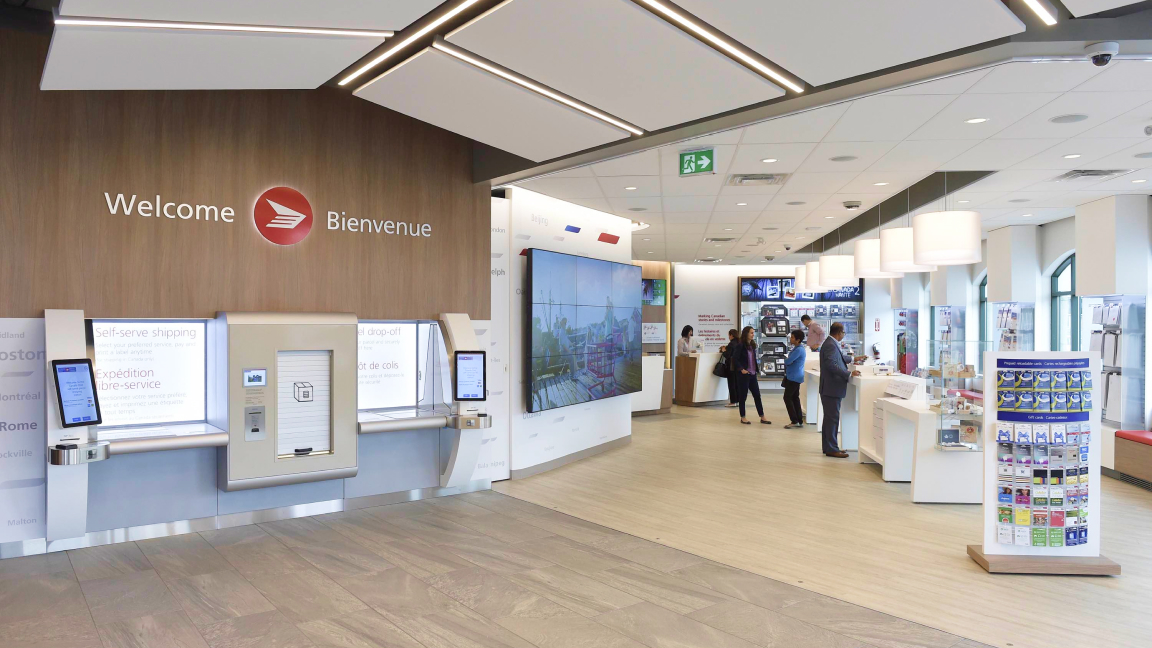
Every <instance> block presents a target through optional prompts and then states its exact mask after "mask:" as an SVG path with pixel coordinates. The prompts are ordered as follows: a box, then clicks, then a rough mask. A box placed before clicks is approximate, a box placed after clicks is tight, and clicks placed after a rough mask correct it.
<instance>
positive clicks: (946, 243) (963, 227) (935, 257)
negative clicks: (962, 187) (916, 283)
mask: <svg viewBox="0 0 1152 648" xmlns="http://www.w3.org/2000/svg"><path fill="white" fill-rule="evenodd" d="M941 202H943V203H944V211H938V212H927V213H924V214H917V215H916V216H915V217H914V218H913V219H912V233H913V234H912V251H913V254H912V258H913V261H915V262H916V263H918V264H922V265H937V266H953V265H968V264H971V263H980V256H981V255H980V214H979V213H978V212H974V211H948V174H947V173H945V174H944V198H943V199H942V200H941Z"/></svg>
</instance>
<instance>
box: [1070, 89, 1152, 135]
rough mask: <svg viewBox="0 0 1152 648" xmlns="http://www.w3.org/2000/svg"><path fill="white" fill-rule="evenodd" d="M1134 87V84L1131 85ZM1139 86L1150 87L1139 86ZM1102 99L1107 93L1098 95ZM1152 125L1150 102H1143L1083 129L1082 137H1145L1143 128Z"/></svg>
mask: <svg viewBox="0 0 1152 648" xmlns="http://www.w3.org/2000/svg"><path fill="white" fill-rule="evenodd" d="M1133 87H1136V86H1133ZM1140 87H1152V85H1149V86H1140ZM1099 96H1100V97H1101V99H1102V100H1103V101H1107V100H1108V97H1110V96H1111V95H1109V94H1101V95H1099ZM1148 126H1152V104H1143V105H1141V106H1137V107H1136V108H1133V109H1132V110H1129V111H1128V112H1126V113H1124V114H1123V115H1120V116H1118V117H1113V118H1112V119H1109V120H1108V121H1106V122H1104V123H1103V124H1100V125H1099V126H1096V127H1094V128H1090V129H1088V130H1086V131H1084V133H1083V135H1081V136H1082V137H1143V138H1145V139H1147V137H1148V136H1147V135H1145V134H1144V129H1145V128H1147V127H1148Z"/></svg>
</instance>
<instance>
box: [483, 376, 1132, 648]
mask: <svg viewBox="0 0 1152 648" xmlns="http://www.w3.org/2000/svg"><path fill="white" fill-rule="evenodd" d="M764 400H765V405H766V406H767V407H768V408H769V409H768V418H769V419H772V420H774V421H776V422H777V425H773V426H765V425H759V424H755V423H754V424H753V425H740V424H738V423H737V417H738V415H737V414H736V413H735V412H734V411H733V410H727V409H723V408H684V407H674V408H673V411H672V413H671V414H667V415H659V416H649V417H642V418H635V419H633V424H632V431H633V439H632V443H631V444H630V445H629V446H627V447H625V448H621V449H618V450H613V451H611V452H608V453H605V454H602V455H599V456H596V457H592V458H589V459H585V460H583V461H580V462H577V463H574V464H571V465H568V466H565V467H562V468H559V469H557V470H553V471H551V472H547V473H543V474H540V475H536V476H534V477H531V478H528V479H524V480H520V481H510V482H501V483H499V484H497V485H496V486H495V488H496V490H497V491H499V492H502V493H506V494H509V495H512V496H513V497H516V498H519V499H521V500H525V501H528V502H532V503H536V504H539V505H542V506H547V507H550V508H555V509H556V510H558V511H562V512H564V513H567V514H570V515H573V516H575V517H578V518H580V519H582V520H587V521H590V522H594V523H596V524H600V525H604V526H606V527H610V528H612V529H616V530H619V531H623V532H625V533H628V534H632V535H635V536H639V537H640V538H644V539H647V540H650V541H653V542H656V543H659V544H662V545H666V546H668V547H673V548H676V549H679V550H682V551H685V552H688V553H691V554H695V555H699V556H702V557H704V558H708V559H710V560H713V561H716V562H718V563H723V564H726V565H730V566H733V567H737V568H739V569H742V570H747V571H749V572H753V573H755V574H760V575H763V576H767V577H770V578H773V579H777V580H779V581H781V582H783V583H787V584H790V585H794V586H796V587H799V588H803V589H806V590H809V591H812V592H817V593H819V594H823V595H826V596H829V597H835V598H836V599H841V600H843V601H847V602H850V603H854V604H858V605H861V606H864V607H867V608H871V609H872V610H877V611H880V612H884V613H887V614H890V615H894V616H897V617H902V618H905V619H909V620H911V621H915V622H917V623H921V624H924V625H927V626H930V627H932V628H937V629H939V630H943V631H945V632H948V633H952V634H954V635H959V636H963V637H968V638H969V639H973V640H976V641H979V642H983V643H986V644H991V645H995V646H1004V647H1008V646H1012V647H1014V648H1052V647H1054V646H1094V647H1095V646H1100V647H1104V646H1107V647H1109V648H1120V647H1129V646H1130V647H1133V648H1135V647H1137V646H1139V647H1143V648H1147V647H1148V646H1152V595H1150V592H1152V558H1149V553H1150V551H1152V493H1150V492H1148V491H1145V490H1142V489H1139V488H1136V487H1134V486H1131V485H1129V484H1125V483H1123V482H1119V481H1116V480H1113V479H1110V478H1102V481H1103V483H1102V484H1101V487H1100V490H1099V491H1097V492H1100V493H1101V494H1100V495H1099V496H1097V499H1096V502H1095V509H1094V510H1095V512H1096V514H1097V515H1102V516H1103V518H1102V526H1103V539H1102V542H1103V554H1104V555H1106V556H1108V557H1109V558H1112V559H1113V560H1115V561H1117V562H1119V563H1120V564H1121V566H1122V567H1123V575H1122V576H1119V577H1053V576H1014V575H989V574H987V573H986V572H984V571H983V570H982V569H981V568H980V567H979V566H977V565H976V563H974V562H972V561H971V560H970V559H969V558H968V557H967V556H966V555H965V546H966V545H968V544H972V543H979V542H980V541H981V537H982V531H981V529H982V515H981V507H980V506H979V505H941V504H913V503H912V502H911V501H910V496H909V490H910V487H909V485H908V484H896V483H885V482H884V481H882V480H881V479H880V476H879V470H878V468H876V467H869V466H867V465H862V464H858V463H857V462H856V455H855V453H852V456H851V458H850V459H831V458H827V457H824V456H823V455H822V454H821V453H820V436H819V433H818V432H817V431H816V429H815V428H814V427H812V426H808V427H807V428H805V430H803V431H800V430H784V429H782V426H781V425H780V423H782V422H784V421H787V416H786V415H785V414H784V411H783V405H782V403H781V401H780V398H779V396H775V395H766V396H765V399H764ZM753 420H754V419H753ZM819 617H820V614H819V613H814V614H813V618H819ZM879 645H898V644H896V643H892V644H879ZM899 645H904V644H899ZM925 645H928V644H925Z"/></svg>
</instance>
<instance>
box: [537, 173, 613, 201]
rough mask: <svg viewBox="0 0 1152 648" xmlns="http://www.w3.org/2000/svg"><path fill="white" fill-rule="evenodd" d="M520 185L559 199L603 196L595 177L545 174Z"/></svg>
mask: <svg viewBox="0 0 1152 648" xmlns="http://www.w3.org/2000/svg"><path fill="white" fill-rule="evenodd" d="M518 186H521V187H524V188H525V189H529V190H531V191H535V192H537V193H542V194H545V195H548V196H552V197H553V198H559V199H560V200H572V199H574V198H604V197H605V196H604V191H603V190H602V189H601V187H600V184H599V183H598V182H596V178H564V177H559V176H554V175H550V176H545V177H543V178H537V179H536V180H529V181H528V182H524V183H521V184H520V185H518Z"/></svg>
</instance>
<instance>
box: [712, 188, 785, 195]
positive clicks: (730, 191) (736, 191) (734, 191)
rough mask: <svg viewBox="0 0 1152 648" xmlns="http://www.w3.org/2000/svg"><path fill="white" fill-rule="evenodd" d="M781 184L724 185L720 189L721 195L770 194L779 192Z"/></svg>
mask: <svg viewBox="0 0 1152 648" xmlns="http://www.w3.org/2000/svg"><path fill="white" fill-rule="evenodd" d="M780 189H781V185H751V186H747V187H732V186H729V185H725V186H724V187H723V188H722V189H721V190H720V195H721V196H772V195H775V194H778V193H780Z"/></svg>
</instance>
